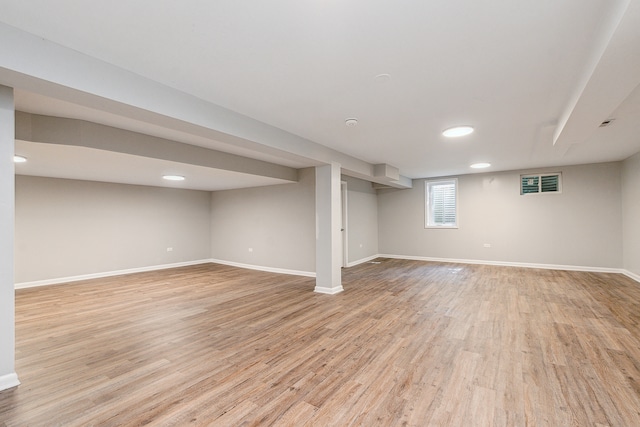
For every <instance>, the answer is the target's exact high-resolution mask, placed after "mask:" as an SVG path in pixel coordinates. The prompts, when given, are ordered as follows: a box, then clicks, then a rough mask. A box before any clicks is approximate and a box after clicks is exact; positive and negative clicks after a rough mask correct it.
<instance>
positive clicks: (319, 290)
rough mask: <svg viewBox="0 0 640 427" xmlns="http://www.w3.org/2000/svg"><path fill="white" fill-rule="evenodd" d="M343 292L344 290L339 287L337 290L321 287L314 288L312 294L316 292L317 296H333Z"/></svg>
mask: <svg viewBox="0 0 640 427" xmlns="http://www.w3.org/2000/svg"><path fill="white" fill-rule="evenodd" d="M342 291H344V288H343V287H342V286H340V287H339V288H323V287H322V286H316V287H315V289H314V290H313V292H317V293H319V294H327V295H335V294H339V293H340V292H342Z"/></svg>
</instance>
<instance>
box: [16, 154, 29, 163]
mask: <svg viewBox="0 0 640 427" xmlns="http://www.w3.org/2000/svg"><path fill="white" fill-rule="evenodd" d="M26 161H27V158H26V157H24V156H18V155H15V156H13V163H24V162H26Z"/></svg>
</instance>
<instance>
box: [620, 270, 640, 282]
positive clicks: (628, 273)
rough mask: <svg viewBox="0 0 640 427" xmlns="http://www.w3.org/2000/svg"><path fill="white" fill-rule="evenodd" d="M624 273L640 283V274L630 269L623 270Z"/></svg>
mask: <svg viewBox="0 0 640 427" xmlns="http://www.w3.org/2000/svg"><path fill="white" fill-rule="evenodd" d="M622 274H624V275H625V276H627V277H629V278H631V279H633V280H635V281H636V282H639V283H640V275H638V274H636V273H633V272H631V271H629V270H622Z"/></svg>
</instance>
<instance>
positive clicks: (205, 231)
mask: <svg viewBox="0 0 640 427" xmlns="http://www.w3.org/2000/svg"><path fill="white" fill-rule="evenodd" d="M210 200H211V193H209V192H204V191H192V190H179V189H170V188H159V187H143V186H135V185H123V184H109V183H102V182H91V181H75V180H66V179H54V178H40V177H32V176H16V225H15V234H16V241H15V257H16V259H15V267H16V283H24V282H33V281H40V280H51V279H56V278H66V277H74V276H82V275H87V274H97V273H106V272H111V271H120V270H126V269H135V268H142V267H151V266H158V265H166V264H174V263H181V262H189V261H197V260H202V259H209V258H210V247H209V238H210V231H209V227H210V208H211V204H210ZM167 248H172V251H170V252H169V251H167Z"/></svg>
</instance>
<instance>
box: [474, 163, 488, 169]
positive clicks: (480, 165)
mask: <svg viewBox="0 0 640 427" xmlns="http://www.w3.org/2000/svg"><path fill="white" fill-rule="evenodd" d="M489 166H491V163H474V164H472V165H471V166H470V167H472V168H473V169H484V168H488V167H489Z"/></svg>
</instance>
